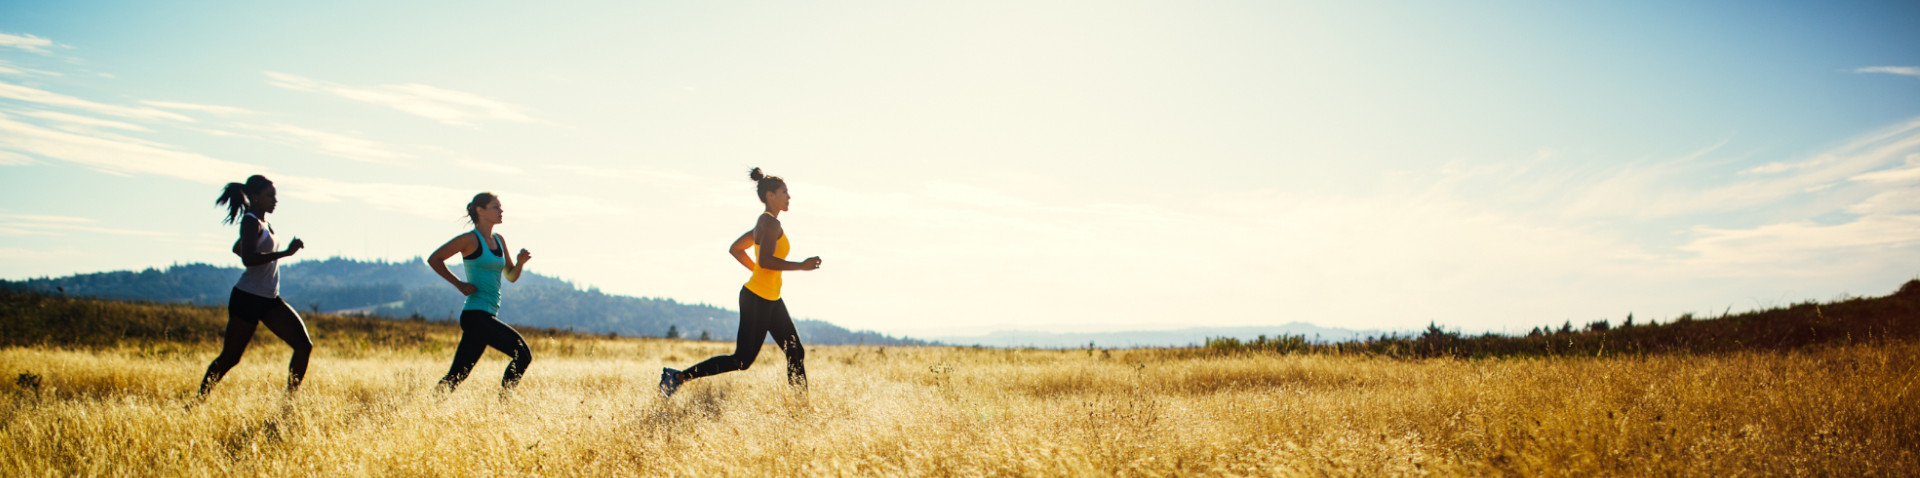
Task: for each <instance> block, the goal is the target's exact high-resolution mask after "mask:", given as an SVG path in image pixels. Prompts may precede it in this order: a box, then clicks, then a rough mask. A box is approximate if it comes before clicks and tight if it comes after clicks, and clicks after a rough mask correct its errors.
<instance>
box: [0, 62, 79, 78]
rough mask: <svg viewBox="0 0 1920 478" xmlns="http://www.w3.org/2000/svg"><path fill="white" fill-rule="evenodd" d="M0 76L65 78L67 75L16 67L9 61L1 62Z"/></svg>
mask: <svg viewBox="0 0 1920 478" xmlns="http://www.w3.org/2000/svg"><path fill="white" fill-rule="evenodd" d="M0 75H15V76H26V75H40V76H65V75H62V74H60V72H56V71H47V70H36V69H33V68H27V67H24V66H20V65H15V64H13V63H9V62H7V61H5V60H0Z"/></svg>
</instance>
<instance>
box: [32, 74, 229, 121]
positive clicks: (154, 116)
mask: <svg viewBox="0 0 1920 478" xmlns="http://www.w3.org/2000/svg"><path fill="white" fill-rule="evenodd" d="M0 98H6V99H11V100H16V101H22V102H27V103H37V104H41V105H45V106H53V107H59V108H70V109H77V110H83V111H90V112H94V113H100V114H104V115H109V116H118V117H121V118H127V119H134V120H173V121H181V122H188V123H191V122H193V118H188V117H186V116H185V115H181V114H179V113H174V112H171V111H164V110H158V109H153V108H141V107H133V106H121V105H110V104H105V103H98V102H93V101H88V100H83V99H80V98H75V97H72V96H67V95H62V94H59V93H54V92H50V91H46V90H40V89H35V88H29V87H25V86H20V85H15V84H11V83H5V82H0Z"/></svg>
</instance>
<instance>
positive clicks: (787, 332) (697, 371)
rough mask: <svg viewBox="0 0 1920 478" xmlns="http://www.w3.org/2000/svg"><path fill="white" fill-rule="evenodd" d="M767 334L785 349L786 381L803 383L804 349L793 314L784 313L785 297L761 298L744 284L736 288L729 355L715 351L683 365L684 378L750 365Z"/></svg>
mask: <svg viewBox="0 0 1920 478" xmlns="http://www.w3.org/2000/svg"><path fill="white" fill-rule="evenodd" d="M769 334H771V335H773V341H774V343H776V344H779V345H780V350H781V351H783V352H786V353H787V382H788V383H792V384H793V385H795V386H806V384H807V366H806V358H807V351H806V349H805V348H803V347H801V345H800V332H798V331H795V330H794V329H793V317H791V316H788V315H787V302H786V300H785V299H782V300H767V299H762V298H760V296H759V295H756V294H754V293H753V291H750V290H747V288H745V287H741V288H740V337H739V339H737V340H736V341H735V342H734V344H733V355H715V356H714V357H713V358H710V359H707V360H706V361H704V362H700V363H699V364H696V365H694V366H693V368H689V369H687V372H686V376H685V378H686V379H687V380H693V379H696V378H700V377H705V376H709V375H718V374H723V373H727V372H732V371H735V370H746V369H747V367H752V366H753V358H754V356H757V355H760V345H761V343H763V342H765V341H766V337H767V335H769Z"/></svg>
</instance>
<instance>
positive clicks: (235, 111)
mask: <svg viewBox="0 0 1920 478" xmlns="http://www.w3.org/2000/svg"><path fill="white" fill-rule="evenodd" d="M140 103H141V104H145V105H147V106H153V107H158V108H166V109H170V110H185V111H199V112H204V113H213V114H218V115H244V114H252V113H253V111H250V110H247V109H246V108H236V107H232V106H219V105H202V104H194V103H182V102H178V101H153V100H141V101H140Z"/></svg>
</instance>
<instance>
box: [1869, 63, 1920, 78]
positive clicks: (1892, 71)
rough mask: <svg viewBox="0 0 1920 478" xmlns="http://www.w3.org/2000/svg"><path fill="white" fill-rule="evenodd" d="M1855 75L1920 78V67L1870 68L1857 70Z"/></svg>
mask: <svg viewBox="0 0 1920 478" xmlns="http://www.w3.org/2000/svg"><path fill="white" fill-rule="evenodd" d="M1853 72H1854V73H1885V74H1888V75H1902V76H1911V77H1915V78H1920V66H1869V67H1865V68H1855V69H1854V70H1853Z"/></svg>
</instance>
